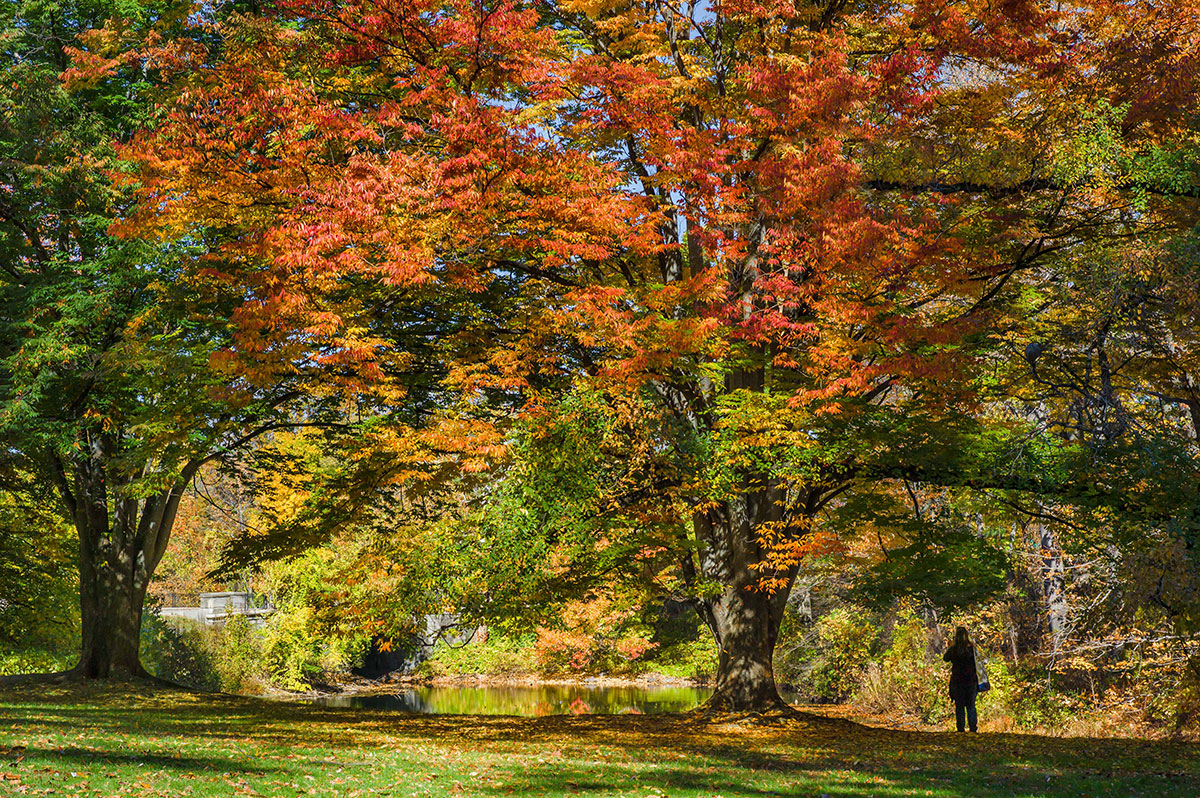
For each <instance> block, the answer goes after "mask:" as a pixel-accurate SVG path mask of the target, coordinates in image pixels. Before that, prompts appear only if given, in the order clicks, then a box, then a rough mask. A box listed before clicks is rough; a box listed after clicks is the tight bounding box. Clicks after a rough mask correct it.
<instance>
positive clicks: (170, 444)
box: [0, 2, 367, 678]
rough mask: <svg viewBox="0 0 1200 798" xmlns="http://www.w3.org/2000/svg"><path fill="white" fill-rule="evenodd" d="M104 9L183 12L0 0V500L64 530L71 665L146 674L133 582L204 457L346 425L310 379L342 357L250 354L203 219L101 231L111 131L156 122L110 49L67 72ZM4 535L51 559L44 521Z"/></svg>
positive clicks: (115, 198) (137, 24)
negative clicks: (100, 69) (72, 538)
mask: <svg viewBox="0 0 1200 798" xmlns="http://www.w3.org/2000/svg"><path fill="white" fill-rule="evenodd" d="M118 15H120V16H121V18H122V20H123V22H122V24H123V25H124V27H123V28H122V31H123V33H122V34H120V35H131V36H136V35H141V34H144V33H145V32H146V31H147V30H148V29H149V25H150V24H151V22H154V23H156V24H158V26H159V27H158V28H156V31H157V32H158V33H159V34H161V33H163V32H164V31H169V27H164V26H169V25H172V24H179V23H180V20H179V18H177V17H172V15H171V13H170V12H169V9H167V8H166V7H160V6H154V5H149V4H147V5H138V4H129V3H107V2H94V3H93V2H79V3H75V2H66V3H50V4H47V3H41V2H28V3H26V2H20V3H9V4H6V5H5V6H4V9H3V11H0V20H2V27H3V30H4V34H3V35H4V42H5V45H4V48H3V52H2V53H0V71H2V73H3V81H0V83H2V86H0V104H2V112H0V153H2V155H0V306H2V307H3V308H4V312H3V313H0V449H2V450H3V455H2V457H3V462H2V463H0V465H2V466H3V468H4V473H5V475H6V477H11V478H6V479H5V481H4V483H3V486H2V489H3V491H4V494H2V495H0V503H2V504H0V506H3V507H5V508H8V507H10V506H14V505H15V506H26V507H28V506H34V505H31V504H30V502H36V506H37V507H38V508H40V509H41V510H45V508H46V507H47V506H48V505H47V504H46V497H47V496H48V495H54V496H56V500H57V502H58V506H59V511H60V512H61V514H62V517H63V518H65V519H66V520H67V522H68V523H69V524H70V525H71V526H73V528H74V531H75V534H76V537H77V539H78V558H77V561H78V569H79V593H80V596H79V603H80V618H81V630H82V641H81V645H82V650H81V655H80V660H79V663H78V665H77V666H76V667H75V668H74V669H73V671H71V674H72V675H74V676H78V677H83V678H105V677H127V676H132V675H139V674H141V673H142V672H143V671H142V667H141V665H140V663H139V660H138V636H139V630H140V626H141V618H142V608H143V603H144V600H145V595H146V589H147V585H148V583H149V580H150V578H151V576H152V574H153V573H154V569H155V567H156V566H157V565H158V563H159V561H160V559H161V557H162V555H163V552H164V550H165V548H166V545H167V541H168V539H169V536H170V533H171V529H172V525H173V524H174V521H175V518H176V514H177V512H178V509H179V503H180V499H181V497H182V496H183V494H184V492H185V491H187V490H188V488H189V484H190V482H191V480H192V479H193V477H194V476H195V475H196V474H197V473H198V471H199V469H200V468H201V467H202V466H203V465H204V464H205V463H209V462H212V461H215V460H220V459H221V458H225V457H228V456H230V455H231V454H232V453H233V452H235V451H236V450H237V449H238V448H239V447H242V446H244V445H245V444H246V443H248V442H249V441H251V440H253V439H255V438H256V437H257V436H259V435H261V434H264V433H266V432H269V431H271V430H274V429H280V428H284V427H288V428H291V427H296V426H306V425H313V426H322V425H324V424H325V423H327V422H329V421H337V422H339V423H340V422H344V421H345V420H346V416H345V415H344V414H343V413H342V412H341V409H340V402H341V399H340V398H339V397H338V395H337V394H336V390H334V388H335V387H336V385H337V383H338V381H337V379H336V377H334V378H330V377H329V376H328V375H327V374H326V376H325V377H324V378H323V382H322V385H321V386H317V387H314V384H315V383H314V382H313V380H311V379H310V374H311V373H312V372H313V370H314V369H315V368H316V367H317V361H318V360H319V359H320V358H322V357H324V358H331V359H335V358H337V357H338V354H339V352H340V350H339V348H338V346H337V345H336V342H328V341H327V342H326V346H325V348H324V350H323V351H322V352H321V353H319V354H311V352H312V350H313V349H315V348H318V347H314V346H313V345H312V344H313V341H314V339H313V338H312V337H311V336H305V335H304V334H303V333H302V332H295V331H293V333H292V336H291V340H292V344H293V347H292V348H291V349H287V348H277V349H275V350H272V351H271V352H269V353H266V352H264V349H263V348H262V347H260V346H259V345H258V342H259V340H260V336H257V335H256V334H255V332H254V330H252V329H248V328H247V327H246V326H245V325H242V326H239V325H238V324H236V323H235V322H234V321H233V320H232V319H236V318H237V315H238V313H239V312H243V311H242V310H241V309H242V308H243V307H244V306H245V304H246V302H247V300H251V301H252V300H253V295H252V294H248V293H247V292H246V291H245V290H237V291H231V290H229V289H228V288H227V287H224V286H222V285H220V284H219V283H218V282H216V281H214V280H212V279H211V278H210V277H207V276H205V273H204V270H203V268H202V267H201V265H200V264H199V263H198V259H199V258H201V257H202V256H203V255H204V254H205V253H207V252H208V247H206V245H205V236H206V231H205V230H204V229H203V228H202V227H201V226H198V225H193V226H192V227H190V228H189V230H188V231H187V233H186V235H185V236H182V237H180V238H179V239H178V240H175V241H173V242H171V244H170V245H163V244H160V243H158V242H147V241H140V240H132V239H120V238H115V237H113V236H112V235H110V232H109V230H110V226H111V225H113V224H114V223H115V222H117V221H118V220H120V219H122V218H123V217H125V216H126V215H127V214H128V213H129V212H130V209H131V208H132V206H133V201H134V198H133V193H132V191H131V188H130V187H129V186H127V185H122V184H121V180H122V178H121V174H122V166H121V165H120V163H119V161H118V160H116V159H115V158H114V154H115V153H114V142H116V141H120V140H122V139H128V138H129V137H130V136H131V135H132V133H133V131H134V130H135V129H138V128H140V127H142V126H143V125H144V124H146V123H147V122H148V120H149V119H150V117H151V115H152V113H151V106H150V99H149V94H148V92H149V90H150V89H152V88H153V78H154V76H155V74H156V72H155V71H154V69H153V68H152V67H147V68H145V69H143V65H142V64H134V63H132V62H123V63H116V64H113V65H111V66H112V68H111V69H110V70H109V72H108V73H107V75H106V77H105V79H104V80H103V81H96V82H92V83H90V84H89V83H86V82H84V83H76V84H74V85H73V86H70V87H68V86H67V85H65V84H64V82H63V81H62V80H61V77H62V75H63V73H64V71H65V70H67V69H68V68H69V67H70V66H71V53H72V50H73V48H74V47H76V46H77V45H78V44H79V41H78V39H77V36H79V35H80V34H83V33H85V32H86V31H89V30H92V29H98V28H101V27H102V26H103V25H104V24H105V23H106V21H107V20H109V19H113V18H115V17H117V16H118ZM214 265H215V264H214V262H212V261H207V262H205V263H204V264H203V267H207V268H212V267H214ZM239 349H240V350H242V351H244V352H248V353H250V352H252V353H257V354H258V355H259V357H258V359H257V361H256V367H255V368H253V369H243V370H240V371H237V372H236V373H235V372H233V371H231V370H229V369H228V368H226V367H225V366H224V365H223V363H225V362H226V361H227V360H228V356H229V354H230V353H231V352H232V351H235V350H239ZM296 352H305V353H309V354H308V355H307V358H308V359H307V360H305V359H300V358H294V357H292V355H293V354H294V353H296ZM272 358H274V359H272ZM366 396H367V394H366V393H364V394H363V397H364V399H365V397H366ZM8 512H9V511H8V510H7V509H6V510H5V513H6V514H7V513H8ZM10 520H13V521H15V520H16V519H9V518H6V519H5V525H6V528H7V526H8V524H9V522H10ZM16 531H17V532H19V533H20V535H22V536H23V537H22V538H20V539H22V540H26V541H28V543H29V545H31V546H43V545H44V546H46V547H47V548H46V549H45V552H46V556H50V552H51V551H52V549H53V544H54V543H55V539H54V535H53V533H52V532H51V531H50V530H46V531H45V532H44V533H43V534H42V538H41V539H39V537H38V536H37V535H36V534H33V533H35V532H36V530H33V529H29V528H22V529H18V530H16ZM5 534H6V535H8V534H9V532H7V531H6V533H5ZM29 554H31V555H32V554H33V553H29ZM36 556H41V555H36ZM11 564H12V563H10V562H8V561H7V560H6V562H5V564H4V568H5V569H7V568H8V567H10V566H11Z"/></svg>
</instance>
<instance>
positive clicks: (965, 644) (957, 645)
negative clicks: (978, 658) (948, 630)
mask: <svg viewBox="0 0 1200 798" xmlns="http://www.w3.org/2000/svg"><path fill="white" fill-rule="evenodd" d="M970 647H971V638H970V637H968V636H967V627H965V626H960V627H958V628H957V629H955V630H954V649H955V650H956V651H966V650H967V649H968V648H970Z"/></svg>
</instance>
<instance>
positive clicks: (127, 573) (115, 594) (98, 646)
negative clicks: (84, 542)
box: [73, 546, 146, 679]
mask: <svg viewBox="0 0 1200 798" xmlns="http://www.w3.org/2000/svg"><path fill="white" fill-rule="evenodd" d="M86 548H87V547H83V546H81V552H80V558H79V612H80V622H81V627H82V646H81V648H80V657H79V664H78V665H76V666H75V668H74V670H73V673H74V675H76V676H79V677H80V678H83V679H123V678H133V677H139V676H145V675H146V671H145V669H144V668H143V667H142V663H141V660H140V659H139V643H140V638H141V630H142V609H143V606H144V605H145V601H146V584H145V580H143V579H142V578H140V575H139V573H138V571H139V569H138V567H137V565H136V563H137V561H138V559H140V557H141V553H140V552H136V551H134V550H132V549H131V548H125V549H124V550H121V551H118V552H113V553H112V554H111V555H109V556H107V557H100V558H97V557H95V556H94V555H92V554H89V553H87V552H85V551H83V549H86Z"/></svg>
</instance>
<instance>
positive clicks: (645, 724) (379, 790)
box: [0, 685, 1200, 798]
mask: <svg viewBox="0 0 1200 798" xmlns="http://www.w3.org/2000/svg"><path fill="white" fill-rule="evenodd" d="M1198 754H1200V746H1197V745H1195V744H1190V743H1174V742H1160V741H1144V740H1117V739H1082V738H1051V737H1038V736H1033V735H1020V734H980V735H974V736H968V735H958V734H955V733H953V732H950V733H944V732H938V733H930V732H903V731H888V730H883V729H874V728H868V727H864V726H858V725H855V724H852V723H850V722H848V721H843V720H835V719H825V718H819V717H814V718H811V719H796V720H785V721H778V722H775V723H770V724H754V723H749V722H744V721H742V722H727V723H719V722H705V721H702V720H701V719H699V718H696V717H692V716H658V717H655V716H629V715H625V716H609V717H605V716H581V717H549V718H509V717H471V716H449V715H442V716H412V715H397V714H389V713H384V712H369V711H363V710H333V709H316V708H310V707H305V706H299V705H290V704H280V703H271V702H264V701H258V700H254V699H248V698H238V697H233V696H226V695H211V694H203V693H191V692H184V691H171V690H162V689H158V688H153V687H149V686H140V685H134V686H130V685H125V686H120V685H117V686H109V687H97V686H93V687H80V686H67V687H56V686H50V687H48V686H32V685H25V686H21V687H8V688H3V689H0V795H60V796H61V795H66V796H92V795H101V796H108V795H137V796H216V795H220V796H233V795H250V796H252V795H264V796H297V795H321V796H355V795H383V796H425V795H438V796H441V795H446V796H504V795H544V796H568V795H581V796H596V797H597V798H599V796H614V797H615V796H631V797H632V796H636V798H647V796H695V797H697V798H698V797H699V796H707V797H708V798H716V796H723V798H734V796H754V797H757V796H773V795H786V796H829V798H849V796H872V795H879V796H902V795H914V796H1035V795H1036V796H1091V795H1096V796H1107V795H1114V796H1115V795H1122V796H1125V795H1138V796H1152V797H1157V796H1188V798H1194V796H1197V795H1200V756H1198Z"/></svg>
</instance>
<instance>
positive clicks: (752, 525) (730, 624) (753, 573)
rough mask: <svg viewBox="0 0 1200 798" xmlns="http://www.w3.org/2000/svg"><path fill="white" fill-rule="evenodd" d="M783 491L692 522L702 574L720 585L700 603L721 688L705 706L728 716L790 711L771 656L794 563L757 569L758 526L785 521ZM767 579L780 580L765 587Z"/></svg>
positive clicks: (742, 499) (747, 497)
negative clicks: (770, 588)
mask: <svg viewBox="0 0 1200 798" xmlns="http://www.w3.org/2000/svg"><path fill="white" fill-rule="evenodd" d="M783 513H784V509H783V507H782V491H781V490H780V489H778V488H774V487H773V488H770V489H763V490H759V491H753V492H748V493H744V494H742V495H741V496H738V497H737V498H736V499H734V500H731V501H728V502H725V503H723V504H721V505H719V506H718V507H716V508H713V509H709V510H706V511H704V512H701V513H697V514H696V515H695V516H694V518H693V523H694V525H695V529H696V533H697V537H698V539H699V540H700V541H701V543H702V545H703V550H702V551H701V554H700V559H701V570H702V571H703V573H704V576H705V577H707V578H708V579H709V580H712V581H715V582H717V583H719V584H720V585H722V589H721V592H720V593H719V594H718V595H716V596H715V597H712V598H709V599H706V600H704V601H703V602H702V603H701V614H702V615H703V617H704V620H705V622H706V623H707V624H708V627H709V629H710V630H711V631H712V633H713V637H714V638H715V639H716V642H717V647H718V649H719V652H720V654H719V660H718V664H717V679H716V689H715V691H714V693H713V696H712V698H711V699H709V702H708V704H707V707H708V708H709V709H713V710H717V711H723V712H762V711H769V710H773V709H780V708H783V707H784V706H785V704H784V702H783V699H782V698H780V696H779V690H778V688H777V687H776V684H775V669H774V664H773V658H774V654H775V644H776V643H777V642H778V640H779V626H780V623H781V622H782V621H783V612H784V607H785V606H786V604H787V597H788V593H789V592H790V591H791V587H792V584H793V583H794V581H795V578H796V571H797V568H796V566H792V567H790V568H789V569H788V570H787V571H785V572H770V573H769V574H767V573H764V572H762V571H760V570H758V569H756V568H753V567H752V566H755V565H758V564H760V563H762V562H763V561H764V560H765V553H766V552H765V550H764V549H763V548H762V546H761V544H760V541H759V535H758V534H757V532H758V528H759V526H760V525H761V524H763V523H765V522H769V521H770V522H776V523H778V522H780V521H782V519H783ZM765 575H769V576H771V577H773V578H775V579H778V580H779V583H778V585H777V587H776V588H775V590H774V591H771V592H768V591H766V590H763V589H761V587H760V583H761V580H762V578H763V577H764V576H765Z"/></svg>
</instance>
